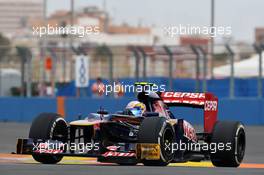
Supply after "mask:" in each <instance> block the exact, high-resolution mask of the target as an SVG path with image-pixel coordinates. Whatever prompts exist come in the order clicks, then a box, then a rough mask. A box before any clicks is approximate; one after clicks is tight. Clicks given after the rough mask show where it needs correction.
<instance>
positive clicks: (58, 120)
mask: <svg viewBox="0 0 264 175" xmlns="http://www.w3.org/2000/svg"><path fill="white" fill-rule="evenodd" d="M138 101H140V102H141V103H144V104H145V106H146V112H145V113H144V114H143V115H142V116H140V117H135V116H133V115H131V113H129V112H128V111H126V110H123V111H119V112H116V113H114V114H109V113H108V112H107V111H106V110H104V109H100V110H99V111H98V112H96V113H91V114H89V115H88V116H87V117H86V118H85V119H82V120H76V121H72V122H70V123H67V122H66V121H65V120H64V118H63V117H61V116H60V115H59V114H54V113H42V114H40V115H39V116H38V117H36V118H35V120H34V121H33V122H32V125H31V128H30V131H29V138H28V139H18V142H17V154H31V155H32V156H33V158H34V159H35V160H36V161H38V162H41V163H44V164H55V163H58V162H59V161H61V159H62V158H63V156H83V157H96V158H97V160H98V161H99V162H110V163H117V164H120V165H136V164H137V163H143V164H144V165H147V166H166V165H168V164H169V163H173V162H174V163H176V162H186V161H202V160H211V162H212V163H213V165H215V166H219V167H238V166H239V165H240V164H241V162H242V160H243V157H244V153H245V146H246V136H245V131H244V126H243V125H242V124H241V123H240V122H238V121H218V120H217V112H218V99H217V97H215V96H214V95H213V94H211V93H182V92H158V93H156V92H148V93H146V92H140V93H138ZM174 106H185V107H193V108H201V109H203V113H204V131H203V132H200V133H198V132H196V130H195V129H194V127H193V126H192V125H191V124H190V123H188V122H187V121H186V120H184V119H181V118H177V119H176V118H175V116H174V115H173V113H172V112H171V110H170V109H169V107H174Z"/></svg>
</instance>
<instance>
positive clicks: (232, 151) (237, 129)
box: [210, 121, 246, 167]
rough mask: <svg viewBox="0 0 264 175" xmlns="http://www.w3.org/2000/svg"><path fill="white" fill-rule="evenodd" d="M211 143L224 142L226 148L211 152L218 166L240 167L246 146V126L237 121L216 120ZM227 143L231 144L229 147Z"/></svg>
mask: <svg viewBox="0 0 264 175" xmlns="http://www.w3.org/2000/svg"><path fill="white" fill-rule="evenodd" d="M211 143H215V144H216V145H219V144H222V145H223V144H224V145H225V149H221V150H219V149H217V150H216V152H215V153H212V152H211V153H210V158H211V161H212V163H213V165H214V166H216V167H238V166H239V165H240V163H241V162H242V160H243V157H244V154H245V148H246V134H245V130H244V126H243V125H242V124H241V123H240V122H235V121H218V122H216V124H215V126H214V129H213V133H212V138H211ZM227 144H228V145H229V146H228V147H227Z"/></svg>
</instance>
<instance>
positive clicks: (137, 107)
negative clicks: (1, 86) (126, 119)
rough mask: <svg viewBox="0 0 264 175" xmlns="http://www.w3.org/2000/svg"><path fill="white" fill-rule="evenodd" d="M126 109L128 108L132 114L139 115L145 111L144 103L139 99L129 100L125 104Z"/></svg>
mask: <svg viewBox="0 0 264 175" xmlns="http://www.w3.org/2000/svg"><path fill="white" fill-rule="evenodd" d="M126 109H127V110H129V111H130V112H131V113H132V114H133V115H134V116H136V117H140V116H142V115H143V114H144V112H145V111H146V106H145V104H144V103H141V102H139V101H131V102H129V103H128V104H127V106H126Z"/></svg>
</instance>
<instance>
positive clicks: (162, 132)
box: [138, 117, 176, 166]
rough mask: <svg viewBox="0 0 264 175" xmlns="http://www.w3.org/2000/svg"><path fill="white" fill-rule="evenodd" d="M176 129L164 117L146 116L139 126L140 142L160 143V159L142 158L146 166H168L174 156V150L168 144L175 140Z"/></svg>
mask: <svg viewBox="0 0 264 175" xmlns="http://www.w3.org/2000/svg"><path fill="white" fill-rule="evenodd" d="M175 138H176V137H175V131H174V128H173V127H172V126H171V124H169V123H167V122H166V119H165V118H164V117H149V118H145V119H144V120H143V121H142V123H141V125H140V128H139V133H138V142H139V143H154V144H159V145H160V159H159V160H145V159H144V160H141V161H142V163H143V164H144V165H146V166H167V165H168V164H169V163H170V162H171V161H172V160H173V158H174V153H173V152H172V150H170V149H168V147H167V145H171V144H172V143H174V142H175Z"/></svg>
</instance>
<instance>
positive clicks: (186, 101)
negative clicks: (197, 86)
mask: <svg viewBox="0 0 264 175" xmlns="http://www.w3.org/2000/svg"><path fill="white" fill-rule="evenodd" d="M160 97H161V99H162V100H163V101H164V103H165V104H166V105H168V106H190V107H196V108H201V109H203V111H204V132H206V133H212V130H213V127H214V124H215V122H216V121H217V112H218V98H217V97H216V96H214V95H213V94H212V93H189V92H162V93H161V94H160Z"/></svg>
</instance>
